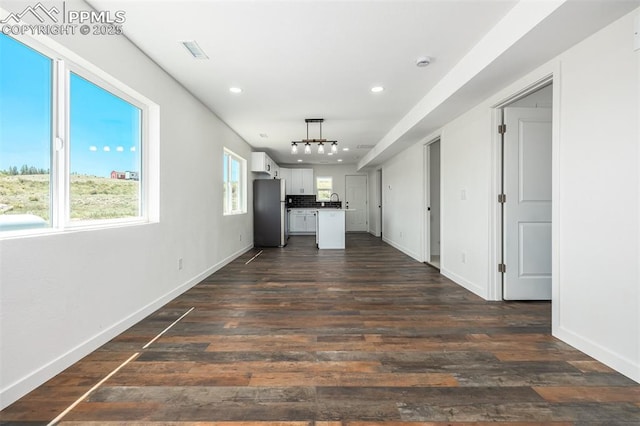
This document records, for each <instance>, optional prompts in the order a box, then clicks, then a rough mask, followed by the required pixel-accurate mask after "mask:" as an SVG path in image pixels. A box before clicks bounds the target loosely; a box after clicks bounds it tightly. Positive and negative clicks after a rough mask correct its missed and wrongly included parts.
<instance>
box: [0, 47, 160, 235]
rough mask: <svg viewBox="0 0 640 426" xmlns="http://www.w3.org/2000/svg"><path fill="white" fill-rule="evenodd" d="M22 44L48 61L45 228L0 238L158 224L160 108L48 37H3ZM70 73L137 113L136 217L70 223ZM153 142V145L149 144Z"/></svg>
mask: <svg viewBox="0 0 640 426" xmlns="http://www.w3.org/2000/svg"><path fill="white" fill-rule="evenodd" d="M4 36H6V37H10V38H12V39H14V40H15V41H17V42H20V43H22V44H24V45H25V46H26V47H27V48H30V49H33V50H34V51H36V52H38V53H39V54H41V55H43V56H45V57H47V58H48V59H50V60H51V63H52V72H51V79H52V82H51V90H52V93H51V102H52V105H51V140H50V150H51V155H50V172H49V176H50V188H49V191H50V205H49V209H50V225H49V226H47V227H44V228H36V229H18V230H7V231H0V240H2V239H8V238H15V237H22V236H33V235H45V234H52V233H60V232H66V231H78V230H93V229H104V228H113V227H120V226H128V225H141V224H147V223H153V222H158V221H159V216H160V215H159V204H160V203H159V147H158V142H159V124H160V110H159V106H158V105H157V104H155V103H154V102H152V101H151V100H149V99H148V98H146V97H145V96H143V95H141V94H140V93H138V92H137V91H135V90H133V89H131V88H130V87H129V86H127V85H126V84H124V83H122V82H121V81H119V80H117V79H116V78H114V77H112V76H111V75H109V74H108V73H106V72H105V71H103V70H102V69H100V68H98V67H97V66H95V65H93V64H91V63H90V62H88V61H86V60H85V59H83V58H82V57H80V56H78V55H77V54H75V53H73V52H72V51H70V50H68V49H67V48H65V47H63V46H61V45H59V44H58V43H57V42H55V41H53V40H52V39H50V38H48V37H38V38H37V39H36V38H34V37H32V36H29V35H4ZM71 73H74V74H76V75H78V76H79V77H81V78H83V79H85V80H87V81H89V82H90V83H92V84H94V85H96V86H98V87H99V88H101V89H102V90H105V91H107V92H109V93H110V94H112V95H114V96H117V97H119V98H121V99H122V100H124V101H126V102H128V103H130V104H131V105H133V106H135V107H136V108H139V109H140V112H141V114H140V130H141V137H140V151H141V152H140V171H139V182H140V184H139V189H138V204H139V206H138V207H139V215H138V216H136V217H122V218H113V219H95V220H90V219H82V220H73V221H72V220H71V209H70V186H69V185H70V180H71V179H70V176H71V175H70V173H71V172H70V145H69V136H70V134H69V129H70V97H71V96H70V79H71ZM152 141H153V143H152Z"/></svg>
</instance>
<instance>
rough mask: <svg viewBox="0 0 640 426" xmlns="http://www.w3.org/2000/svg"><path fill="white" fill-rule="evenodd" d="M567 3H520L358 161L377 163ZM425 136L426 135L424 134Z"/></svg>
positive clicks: (362, 164) (555, 0) (553, 0)
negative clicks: (429, 116) (415, 128)
mask: <svg viewBox="0 0 640 426" xmlns="http://www.w3.org/2000/svg"><path fill="white" fill-rule="evenodd" d="M565 2H566V0H546V1H540V0H521V1H520V2H518V4H516V5H515V6H514V7H513V8H512V9H511V10H510V11H509V12H508V13H507V14H506V15H505V16H504V17H503V18H502V19H501V20H500V21H499V22H498V23H497V24H496V25H495V26H494V27H493V28H492V29H491V30H490V31H489V32H488V33H487V34H486V35H485V36H484V37H483V38H482V39H480V41H479V42H478V44H476V45H475V46H474V47H473V49H471V51H469V53H467V54H466V55H465V56H464V57H463V58H462V59H461V60H460V62H458V64H456V65H455V66H454V67H453V68H452V69H451V71H450V72H449V73H448V74H446V75H445V76H444V77H443V78H442V79H441V80H440V81H439V82H438V83H437V84H436V85H435V86H434V87H433V89H432V90H430V91H429V92H428V93H427V94H426V95H425V96H424V97H423V98H422V99H421V100H420V101H419V102H418V103H417V104H416V106H415V107H413V108H412V109H411V110H410V111H409V112H408V113H407V115H405V116H404V117H403V118H402V119H401V120H400V121H399V122H398V123H397V124H396V125H395V126H394V127H393V128H392V129H391V130H390V131H389V132H388V133H387V134H386V135H385V136H384V137H383V138H382V139H381V140H380V141H379V142H378V143H377V144H376V145H375V147H373V148H372V149H371V150H370V151H369V152H368V153H367V154H366V155H365V156H364V157H363V158H362V159H361V160H360V161H359V162H358V169H361V168H363V167H367V166H369V165H374V164H378V163H379V162H380V161H378V162H376V160H380V159H381V158H382V157H383V155H384V154H385V152H387V151H388V150H389V149H390V148H391V147H392V146H393V145H394V144H396V143H398V142H399V140H400V139H401V138H402V137H403V136H404V135H405V134H406V133H407V132H409V131H410V130H411V129H412V128H414V127H415V126H416V125H418V123H420V122H421V121H422V120H424V119H425V118H426V117H427V116H428V115H429V114H431V113H432V112H434V111H435V110H436V108H438V106H440V105H441V104H442V103H444V102H445V101H446V100H447V99H449V98H450V97H451V96H453V95H454V94H455V93H456V92H457V91H458V90H460V89H461V88H462V87H463V86H464V85H466V84H468V83H469V82H470V81H471V80H473V78H475V77H476V76H477V75H478V74H479V73H480V72H481V71H482V70H484V69H485V68H486V67H487V66H489V65H490V64H491V63H492V62H494V61H495V60H496V59H498V58H499V57H500V56H501V55H502V54H504V53H505V52H506V51H507V50H508V49H509V48H510V47H511V46H513V45H514V44H515V43H517V42H518V41H519V40H520V39H522V38H523V37H524V36H525V35H526V34H527V33H529V32H530V31H532V30H533V29H534V28H536V27H537V26H538V25H539V24H540V23H541V22H542V21H544V20H545V19H546V18H548V17H549V16H550V15H551V14H553V13H554V12H555V11H556V10H557V9H558V8H559V7H560V6H562V4H564V3H565ZM425 136H426V135H425Z"/></svg>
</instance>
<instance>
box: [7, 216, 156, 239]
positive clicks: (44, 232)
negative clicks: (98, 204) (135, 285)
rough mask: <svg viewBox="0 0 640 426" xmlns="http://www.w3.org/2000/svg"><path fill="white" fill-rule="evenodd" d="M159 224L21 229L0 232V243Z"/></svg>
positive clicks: (141, 222) (129, 222)
mask: <svg viewBox="0 0 640 426" xmlns="http://www.w3.org/2000/svg"><path fill="white" fill-rule="evenodd" d="M156 223H158V222H157V221H153V222H152V221H150V220H147V219H135V220H126V221H123V220H118V221H110V222H109V223H104V222H103V223H97V222H91V223H83V224H74V225H69V226H67V227H64V228H52V227H47V228H37V229H21V230H12V231H3V232H0V241H5V240H13V239H21V238H37V237H46V236H50V235H61V234H69V233H74V232H86V231H101V230H108V229H116V228H124V227H130V226H144V225H152V224H156Z"/></svg>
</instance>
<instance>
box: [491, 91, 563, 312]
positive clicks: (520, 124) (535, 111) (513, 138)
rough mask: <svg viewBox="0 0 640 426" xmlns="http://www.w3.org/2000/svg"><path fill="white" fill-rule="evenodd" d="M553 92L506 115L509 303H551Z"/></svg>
mask: <svg viewBox="0 0 640 426" xmlns="http://www.w3.org/2000/svg"><path fill="white" fill-rule="evenodd" d="M552 90H553V88H552V85H551V84H548V85H546V86H544V87H542V88H539V89H537V90H535V91H533V92H531V93H529V94H527V95H526V96H524V97H521V98H519V99H517V100H515V101H513V102H511V103H509V104H507V105H504V106H503V107H502V108H501V110H500V113H501V115H502V123H501V126H500V128H499V132H500V136H501V165H500V169H501V182H500V187H501V189H500V193H499V195H498V202H499V203H500V216H501V219H500V222H501V226H500V232H501V236H500V243H501V261H500V262H499V265H498V269H499V273H500V274H501V280H502V298H503V299H504V300H551V277H552V275H551V256H552V254H551V214H552V212H551V201H552V171H551V170H552V161H551V155H552V108H551V107H552V103H553V101H552V93H553V92H552Z"/></svg>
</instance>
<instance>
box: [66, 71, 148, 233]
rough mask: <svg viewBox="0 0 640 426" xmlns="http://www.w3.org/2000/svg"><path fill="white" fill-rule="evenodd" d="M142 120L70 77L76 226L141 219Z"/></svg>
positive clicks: (72, 216) (71, 190)
mask: <svg viewBox="0 0 640 426" xmlns="http://www.w3.org/2000/svg"><path fill="white" fill-rule="evenodd" d="M141 115H142V111H141V109H140V108H138V107H136V106H134V105H132V104H130V103H129V102H127V101H125V100H123V99H121V98H119V97H117V96H115V95H114V94H112V93H110V92H108V91H106V90H105V89H103V88H101V87H99V86H97V85H95V84H93V83H91V82H90V81H88V80H86V79H84V78H82V77H80V76H79V75H77V74H75V73H71V78H70V102H69V167H70V171H71V176H70V182H69V201H70V206H69V207H70V219H71V221H79V220H86V219H91V220H95V219H116V218H127V217H138V216H140V215H141V203H140V169H141V157H140V148H141V138H142V133H141V127H140V126H141V122H140V118H141Z"/></svg>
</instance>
